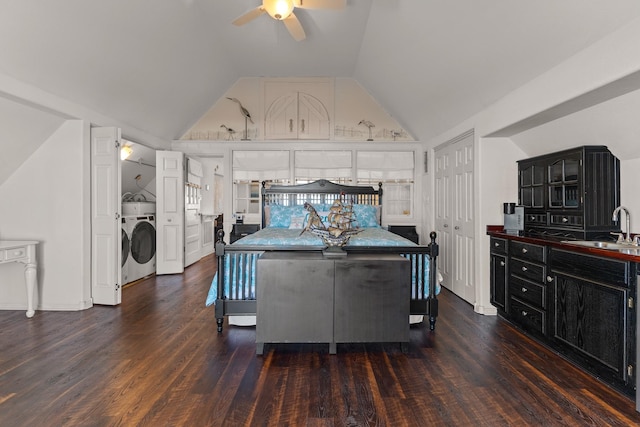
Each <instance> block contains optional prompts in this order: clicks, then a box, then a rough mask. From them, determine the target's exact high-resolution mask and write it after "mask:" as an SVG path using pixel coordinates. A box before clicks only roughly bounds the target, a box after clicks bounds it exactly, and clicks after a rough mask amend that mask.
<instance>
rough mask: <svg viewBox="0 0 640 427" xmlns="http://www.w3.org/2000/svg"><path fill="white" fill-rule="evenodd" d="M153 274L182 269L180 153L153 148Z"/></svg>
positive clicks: (181, 157) (182, 161) (182, 169)
mask: <svg viewBox="0 0 640 427" xmlns="http://www.w3.org/2000/svg"><path fill="white" fill-rule="evenodd" d="M156 186H157V197H156V248H157V252H156V274H173V273H182V272H183V271H184V210H185V205H184V154H183V153H181V152H178V151H156Z"/></svg>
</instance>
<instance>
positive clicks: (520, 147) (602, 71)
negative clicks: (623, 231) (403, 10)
mask: <svg viewBox="0 0 640 427" xmlns="http://www.w3.org/2000/svg"><path fill="white" fill-rule="evenodd" d="M638 40H640V19H636V20H634V21H633V22H631V23H630V24H629V25H627V26H625V27H623V28H621V29H620V30H618V31H617V32H615V33H613V34H611V35H609V36H608V37H605V38H604V39H601V40H599V41H598V42H597V43H595V44H594V45H592V46H589V47H587V48H586V49H584V50H583V51H582V52H580V53H579V54H577V55H575V56H573V57H571V58H569V59H567V60H566V61H564V62H563V63H561V64H560V65H558V66H557V67H555V68H553V69H551V70H549V71H548V72H546V73H544V74H542V75H541V76H539V77H537V78H536V79H534V80H532V81H531V82H530V83H528V84H526V85H524V86H522V87H520V88H518V89H517V90H515V91H513V92H512V93H510V94H509V95H507V96H506V97H504V98H502V99H501V100H500V101H498V102H496V103H495V104H493V105H490V106H489V107H487V108H486V109H485V110H484V111H482V112H480V113H479V114H477V115H475V116H473V117H471V118H469V119H468V120H466V121H464V122H463V123H460V124H459V125H457V126H455V127H453V128H451V129H449V130H448V131H447V132H444V133H443V134H441V135H439V136H438V137H436V138H434V139H433V140H431V141H428V142H427V143H426V144H425V147H426V148H427V149H432V148H433V147H436V146H437V145H439V144H442V143H444V142H446V141H448V140H450V139H451V138H453V137H455V136H457V135H459V134H461V133H463V132H465V131H467V130H468V129H471V128H473V129H475V135H476V158H477V159H479V160H478V163H477V166H478V167H477V168H476V171H475V172H476V180H477V182H478V191H477V193H476V212H477V218H476V248H475V249H476V255H477V256H476V268H475V277H476V290H477V291H476V304H475V309H476V311H478V312H480V313H482V312H483V311H485V312H486V313H487V314H489V313H490V312H491V311H494V312H495V310H491V305H490V302H489V268H488V266H489V238H488V236H487V235H486V226H487V225H493V224H497V225H499V224H502V219H501V216H500V214H499V211H498V209H500V206H501V203H502V202H503V201H508V200H515V199H516V198H517V165H516V163H515V162H516V161H517V160H519V159H522V158H526V157H530V155H532V154H531V153H536V154H540V153H538V149H539V148H538V146H539V145H540V144H541V142H540V141H539V140H536V139H535V138H533V139H530V140H527V141H526V142H525V141H524V139H523V140H521V143H520V144H518V143H516V142H514V141H517V140H518V136H517V134H519V133H521V132H526V131H530V129H532V128H533V127H534V126H542V125H546V124H547V123H549V124H551V123H553V121H554V120H557V119H559V118H562V117H566V120H572V117H570V116H571V115H572V114H575V113H577V112H578V111H582V110H583V109H587V108H590V107H592V106H593V105H595V104H594V103H600V102H604V101H608V100H609V99H611V97H609V98H607V94H608V93H612V94H613V93H616V94H618V95H619V93H617V92H616V91H619V90H620V85H619V84H617V82H620V81H623V79H625V78H626V77H628V76H633V75H634V74H636V73H637V72H638V70H640V56H639V55H637V52H638V48H639V46H638ZM635 80H637V79H625V80H624V81H625V83H627V82H630V83H637V82H636V81H635ZM609 88H611V91H610V92H608V89H609ZM637 89H638V87H637V86H635V85H633V84H630V85H629V87H628V88H627V91H628V92H629V93H631V92H633V91H635V90H637ZM574 100H575V102H573V101H574ZM590 103H591V104H590ZM559 106H562V107H564V108H559ZM570 108H573V109H574V110H573V111H571V110H570ZM636 108H637V107H636ZM585 117H588V116H586V115H585ZM585 120H588V119H585ZM608 123H612V122H608ZM608 123H607V122H606V121H605V123H603V124H602V126H607V125H608ZM572 126H574V127H575V126H580V125H579V124H578V123H573V124H572ZM606 130H607V129H604V130H603V129H600V130H599V132H606ZM531 131H533V130H531ZM546 135H547V137H550V136H549V135H550V134H546ZM492 136H493V137H495V136H501V137H503V139H502V140H500V141H499V145H495V143H496V138H493V137H492ZM628 140H629V141H635V140H636V139H635V138H629V139H628ZM576 142H577V141H575V140H574V143H571V142H568V141H565V142H563V143H561V144H548V143H542V144H545V145H546V146H547V148H548V149H549V150H552V151H556V150H560V149H563V148H569V147H570V146H577V145H582V144H580V143H576ZM614 143H615V142H614ZM562 144H571V145H569V146H565V145H562ZM601 144H602V145H607V141H602V143H601ZM628 144H636V143H635V142H628ZM618 151H619V152H621V153H634V157H635V152H636V151H637V150H636V149H635V148H632V149H630V150H627V149H626V148H624V149H623V148H621V149H619V150H618ZM614 154H615V152H614ZM620 160H621V172H622V174H621V175H622V176H621V188H622V195H621V198H622V202H623V203H628V204H629V205H630V206H629V208H630V209H631V210H632V216H633V213H634V211H635V212H638V214H639V215H640V202H635V200H636V197H635V194H634V189H635V186H636V182H638V178H640V176H638V175H639V174H638V172H636V171H637V170H638V169H637V166H640V165H639V164H638V162H637V160H632V159H629V158H624V157H621V158H620ZM632 229H633V225H632Z"/></svg>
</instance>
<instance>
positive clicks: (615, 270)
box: [550, 249, 631, 287]
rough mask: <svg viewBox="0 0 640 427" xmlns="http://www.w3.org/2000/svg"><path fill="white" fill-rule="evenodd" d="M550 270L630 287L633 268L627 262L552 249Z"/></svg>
mask: <svg viewBox="0 0 640 427" xmlns="http://www.w3.org/2000/svg"><path fill="white" fill-rule="evenodd" d="M550 268H551V271H552V272H554V273H555V272H558V273H565V274H569V275H572V276H576V277H582V278H585V279H586V280H590V281H596V282H603V283H607V284H610V285H617V286H624V287H629V278H630V272H629V270H630V268H631V266H630V264H629V262H627V261H618V260H615V259H611V258H604V257H598V256H592V255H585V254H580V253H576V252H570V251H565V250H562V249H552V250H551V260H550Z"/></svg>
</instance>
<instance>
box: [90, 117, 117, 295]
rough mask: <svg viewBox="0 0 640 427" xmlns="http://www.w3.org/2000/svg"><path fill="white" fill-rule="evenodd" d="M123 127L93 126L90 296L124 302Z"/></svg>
mask: <svg viewBox="0 0 640 427" xmlns="http://www.w3.org/2000/svg"><path fill="white" fill-rule="evenodd" d="M119 147H120V129H118V128H111V127H108V128H100V127H97V128H92V129H91V297H92V299H93V303H94V304H104V305H117V304H120V303H121V301H122V283H120V282H121V280H122V235H121V227H122V226H121V222H120V221H121V204H120V193H121V185H122V177H121V176H120V175H121V172H120V167H121V165H120V155H119V151H120V150H119Z"/></svg>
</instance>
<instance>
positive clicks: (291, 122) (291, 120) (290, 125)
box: [289, 119, 293, 132]
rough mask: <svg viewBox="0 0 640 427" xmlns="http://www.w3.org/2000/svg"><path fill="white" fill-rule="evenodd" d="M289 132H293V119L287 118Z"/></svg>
mask: <svg viewBox="0 0 640 427" xmlns="http://www.w3.org/2000/svg"><path fill="white" fill-rule="evenodd" d="M289 132H293V119H289Z"/></svg>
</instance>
